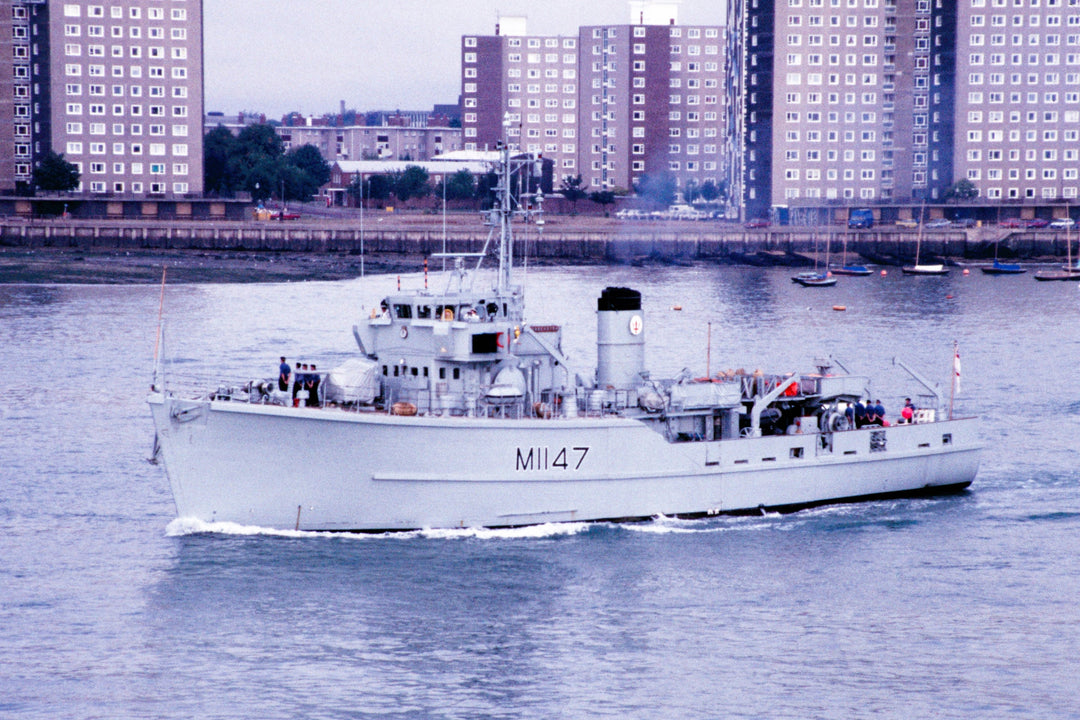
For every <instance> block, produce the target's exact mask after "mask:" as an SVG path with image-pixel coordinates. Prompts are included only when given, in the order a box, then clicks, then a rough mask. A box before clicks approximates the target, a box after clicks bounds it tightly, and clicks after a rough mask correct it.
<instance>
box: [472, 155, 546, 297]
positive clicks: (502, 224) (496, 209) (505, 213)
mask: <svg viewBox="0 0 1080 720" xmlns="http://www.w3.org/2000/svg"><path fill="white" fill-rule="evenodd" d="M498 150H499V160H498V164H497V167H496V174H497V176H498V183H497V184H496V185H495V203H494V205H493V206H492V208H491V211H490V212H489V214H488V224H489V225H490V226H491V232H490V233H489V234H488V239H487V242H486V243H484V250H483V252H481V253H480V259H479V260H478V262H477V265H476V267H477V269H479V268H480V264H481V263H482V262H483V258H484V256H486V255H487V251H488V248H489V247H490V245H491V241H492V240H493V239H494V236H495V233H496V232H498V233H499V278H498V282H497V285H496V289H497V290H498V291H499V292H500V293H510V292H513V290H514V283H513V277H514V228H513V221H514V217H515V216H516V215H520V216H521V217H522V218H523V219H524V220H525V221H526V222H528V221H529V220H530V219H532V218H533V217H534V216H535V218H536V223H537V225H542V224H543V220H542V219H541V215H542V213H543V203H544V195H543V191H542V190H540V189H539V188H538V189H537V191H536V192H535V193H532V192H530V190H531V187H532V183H533V181H534V177H533V176H534V174H535V175H536V178H535V181H536V182H537V183H539V181H540V176H541V171H542V165H540V163H541V162H542V161H541V159H540V157H539V156H537V157H533V156H532V155H531V154H523V155H522V156H519V157H517V158H514V157H511V149H510V145H509V144H508V143H505V142H501V143H499V145H498ZM515 183H516V184H517V187H516V188H515ZM530 200H535V201H536V207H535V208H532V207H531V206H530Z"/></svg>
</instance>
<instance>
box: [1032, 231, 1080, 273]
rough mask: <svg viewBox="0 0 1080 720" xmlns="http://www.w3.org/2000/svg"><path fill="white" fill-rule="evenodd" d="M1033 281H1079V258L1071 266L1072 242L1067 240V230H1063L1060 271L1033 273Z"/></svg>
mask: <svg viewBox="0 0 1080 720" xmlns="http://www.w3.org/2000/svg"><path fill="white" fill-rule="evenodd" d="M1035 279H1036V280H1041V281H1043V282H1046V281H1049V280H1076V281H1080V258H1077V262H1076V264H1075V265H1073V261H1072V240H1070V239H1069V230H1068V228H1066V229H1065V264H1064V265H1063V266H1062V267H1061V270H1040V271H1039V272H1037V273H1035Z"/></svg>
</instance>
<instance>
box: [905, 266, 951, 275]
mask: <svg viewBox="0 0 1080 720" xmlns="http://www.w3.org/2000/svg"><path fill="white" fill-rule="evenodd" d="M900 271H901V272H903V273H904V274H905V275H948V274H949V269H948V268H946V267H945V266H944V265H941V264H938V265H908V266H905V267H902V268H900Z"/></svg>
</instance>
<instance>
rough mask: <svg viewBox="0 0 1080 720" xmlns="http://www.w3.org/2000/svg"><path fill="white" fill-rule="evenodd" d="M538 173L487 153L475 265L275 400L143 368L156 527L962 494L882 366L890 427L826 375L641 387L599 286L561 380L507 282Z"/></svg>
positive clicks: (554, 333)
mask: <svg viewBox="0 0 1080 720" xmlns="http://www.w3.org/2000/svg"><path fill="white" fill-rule="evenodd" d="M540 162H541V161H539V160H538V159H537V158H536V157H533V156H531V155H529V154H527V153H526V154H521V153H518V154H515V153H513V152H512V151H511V149H510V148H509V147H506V146H502V147H500V160H499V161H498V163H497V165H498V178H499V180H498V184H497V186H496V192H495V197H494V203H493V207H492V208H491V209H490V211H485V214H484V217H485V221H486V222H487V224H489V225H490V226H491V228H490V233H489V236H488V240H487V244H485V246H484V248H483V250H482V251H480V252H477V253H438V254H435V256H434V257H436V258H439V257H440V256H441V258H442V259H443V260H444V261H445V262H446V263H447V268H448V269H447V270H446V275H445V277H443V282H441V283H440V289H437V290H428V289H427V288H426V285H427V283H426V282H425V289H422V290H420V289H418V290H414V291H408V290H406V291H402V290H400V289H399V290H398V291H397V292H395V293H393V294H390V295H387V296H386V297H385V298H384V299H383V300H382V302H381V303H380V304H379V306H378V307H377V308H375V309H373V310H372V311H371V312H370V314H368V313H363V315H362V317H361V318H360V319H359V320H358V322H357V323H356V325H355V326H354V327H353V335H354V337H355V340H356V352H355V356H354V357H351V358H350V359H348V360H347V361H345V362H343V363H342V364H341V365H340V367H337V368H334V369H333V370H331V371H330V372H327V373H324V374H305V375H302V376H301V377H300V378H299V380H300V381H301V382H299V383H298V382H297V374H296V373H294V374H292V375H291V376H290V379H289V383H288V385H287V387H286V388H285V389H284V390H282V389H280V387H279V385H278V382H277V380H276V379H275V380H250V381H243V382H239V381H238V382H227V381H223V382H221V383H218V384H217V385H216V386H215V387H213V388H201V389H200V388H190V389H189V388H187V387H186V386H183V384H182V383H180V384H171V383H170V382H169V381H168V380H169V378H168V377H167V373H166V372H165V371H164V370H163V367H162V363H161V362H160V361H159V360H156V361H155V368H156V369H155V377H154V380H153V383H152V386H151V391H150V394H149V397H148V402H149V405H150V410H151V414H152V416H153V422H154V427H155V442H154V458H155V459H156V460H157V461H159V462H160V463H161V464H162V465H163V466H164V469H165V473H166V476H167V478H168V482H169V485H170V487H171V490H172V494H173V498H174V500H175V505H176V513H177V516H178V517H180V518H192V519H195V520H197V521H201V522H203V523H223V522H228V523H238V524H242V525H251V526H260V527H266V528H277V529H289V530H291V529H296V530H312V531H360V532H365V531H371V532H385V531H398V530H414V529H424V528H459V527H494V528H499V527H517V526H526V525H537V524H546V523H557V522H582V521H629V520H647V519H649V518H656V517H662V516H669V517H672V516H673V517H680V518H683V517H685V518H696V517H708V516H714V515H719V514H737V513H761V512H769V511H790V510H798V509H802V508H807V507H813V506H818V505H823V504H828V503H837V502H848V501H855V500H866V499H874V498H890V497H904V496H917V495H933V494H939V493H950V492H958V491H961V490H963V489H965V488H967V487H968V486H969V485H970V484H971V483H972V482H973V480H974V478H975V475H976V473H977V470H978V466H979V457H980V449H981V448H980V441H979V437H978V420H977V418H974V417H962V418H961V417H952V414H951V410H950V411H949V413H947V414H946V413H945V412H944V410H943V406H944V398H943V395H942V393H941V392H940V391H939V390H938V389H937V386H936V385H934V384H933V383H931V382H929V381H928V380H927V379H926V378H925V377H923V376H922V375H921V374H920V373H918V372H916V371H915V370H913V369H911V368H909V367H908V366H907V365H906V364H905V363H903V362H901V361H899V360H896V359H894V362H897V363H899V364H900V366H901V367H903V368H904V369H905V370H907V371H908V372H909V373H910V374H911V376H912V377H913V378H914V379H915V380H916V381H917V382H918V383H919V384H920V385H921V386H922V387H923V388H924V389H925V394H924V395H920V397H926V398H929V399H926V400H922V401H920V403H919V409H918V410H917V411H916V412H915V413H914V414H913V417H912V418H911V419H912V422H907V423H904V424H894V425H892V426H886V424H867V425H863V424H862V423H861V422H859V420H860V419H861V418H859V417H852V416H853V415H854V413H853V412H852V410H853V409H854V408H855V407H856V406H857V404H859V403H860V401H869V398H870V394H869V378H868V377H866V376H860V375H857V374H852V373H849V372H847V371H846V370H845V369H844V367H843V364H842V363H841V362H840V361H839V360H838V359H835V358H831V357H821V358H818V359H816V360H814V361H812V362H811V365H812V367H811V368H810V369H809V370H808V371H807V372H781V373H772V372H765V371H762V370H754V371H745V370H733V371H723V372H720V373H712V372H711V371H710V372H705V373H703V374H700V375H699V374H697V373H694V372H692V371H690V370H684V371H682V372H681V373H679V374H678V375H677V376H676V377H672V378H658V377H653V376H652V375H651V373H650V372H649V371H648V370H647V369H646V368H645V363H644V359H645V347H646V344H645V340H646V335H647V321H646V319H647V316H646V313H645V312H644V303H643V299H642V296H641V293H640V292H638V291H637V290H635V289H633V288H626V287H608V288H606V289H604V290H603V291H601V292H600V294H599V297H598V299H597V302H596V317H597V337H596V351H597V353H596V365H595V367H588V368H586V367H582V366H580V365H579V364H578V363H576V362H575V360H574V359H573V358H571V357H568V356H567V355H566V354H564V352H563V349H562V332H563V329H562V326H561V325H560V324H558V323H556V322H547V321H544V322H538V321H534V320H532V319H531V318H528V317H527V316H526V310H525V297H524V295H525V293H524V288H523V286H522V285H520V284H517V281H516V277H515V273H514V249H515V245H514V225H515V223H517V224H519V225H521V224H526V223H527V224H526V225H525V227H530V226H534V227H536V228H537V231H538V232H541V231H542V228H543V215H542V205H543V191H542V186H541V185H540V183H539V178H540V175H541V172H542V171H541V168H540ZM496 251H497V255H498V267H497V269H496V268H492V270H494V278H488V279H487V280H486V281H484V280H483V279H482V276H485V275H490V274H491V271H485V270H484V269H483V268H482V263H483V261H484V260H485V259H486V258H487V257H488V256H489V254H490V255H495V254H496ZM474 261H475V262H474ZM159 332H160V329H159ZM313 379H314V380H317V382H314V383H313V382H312V380H313ZM301 384H302V385H304V386H305V389H298V387H299V386H300V385H301ZM305 396H306V397H305Z"/></svg>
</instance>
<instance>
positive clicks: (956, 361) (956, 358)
mask: <svg viewBox="0 0 1080 720" xmlns="http://www.w3.org/2000/svg"><path fill="white" fill-rule="evenodd" d="M959 378H960V346H959V344H958V343H957V342H956V341H955V340H953V366H952V383H951V385H952V388H951V390H950V392H949V419H950V420H952V419H953V401H954V400H955V399H956V381H957V380H958V379H959Z"/></svg>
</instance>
